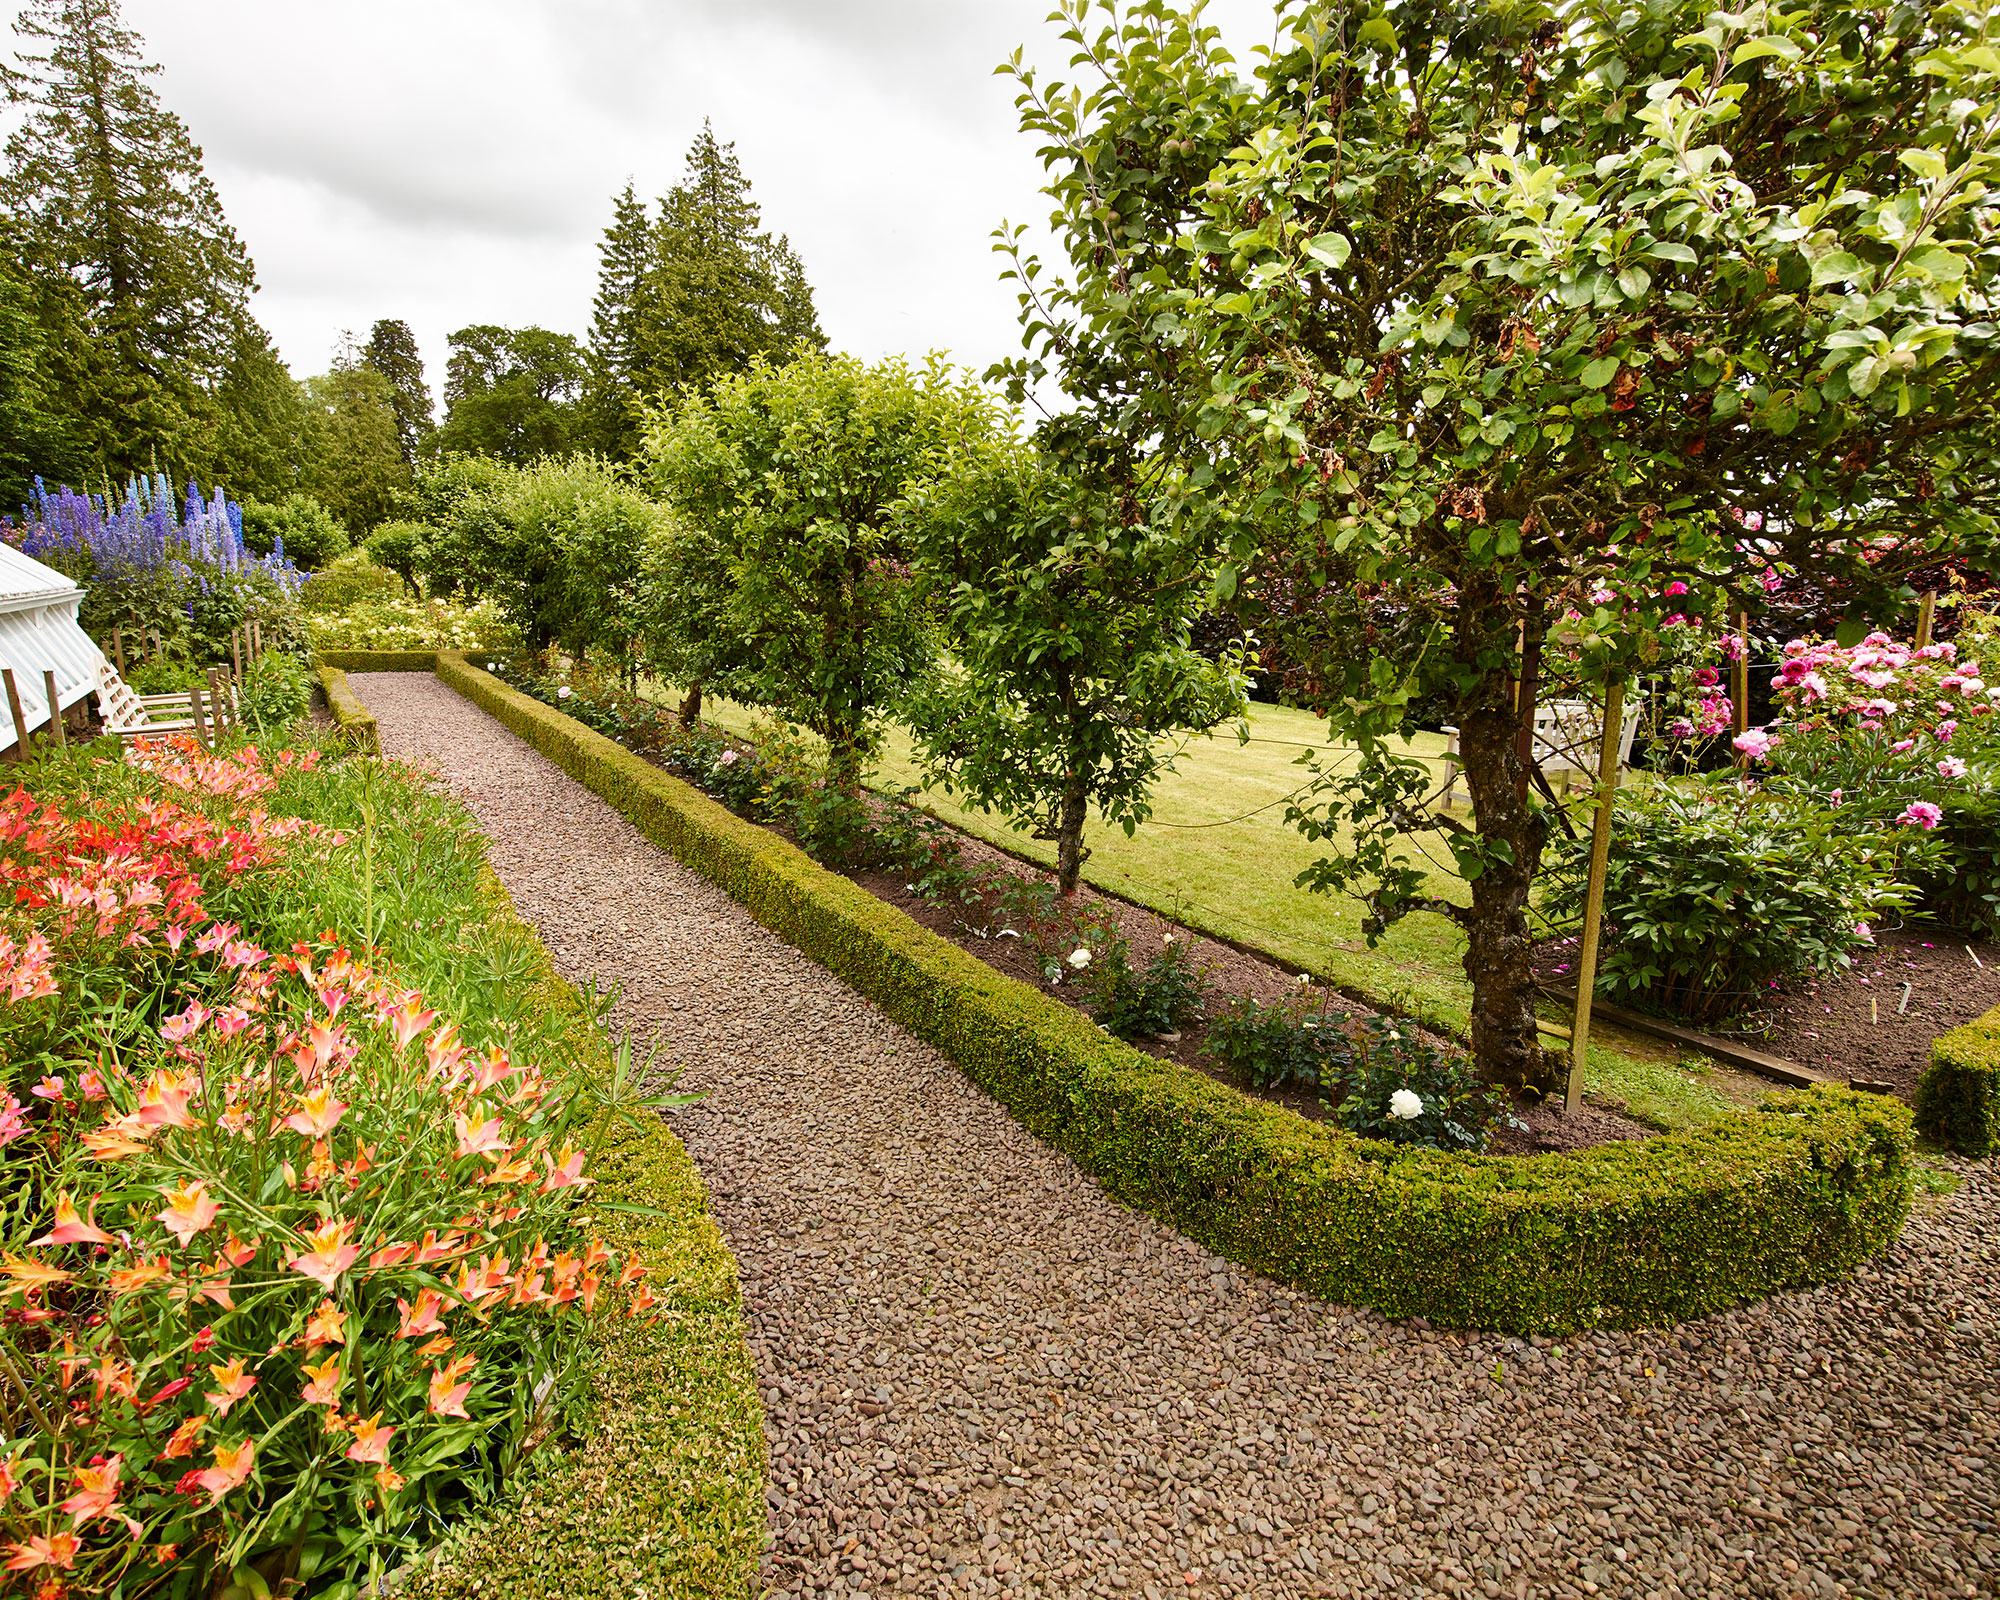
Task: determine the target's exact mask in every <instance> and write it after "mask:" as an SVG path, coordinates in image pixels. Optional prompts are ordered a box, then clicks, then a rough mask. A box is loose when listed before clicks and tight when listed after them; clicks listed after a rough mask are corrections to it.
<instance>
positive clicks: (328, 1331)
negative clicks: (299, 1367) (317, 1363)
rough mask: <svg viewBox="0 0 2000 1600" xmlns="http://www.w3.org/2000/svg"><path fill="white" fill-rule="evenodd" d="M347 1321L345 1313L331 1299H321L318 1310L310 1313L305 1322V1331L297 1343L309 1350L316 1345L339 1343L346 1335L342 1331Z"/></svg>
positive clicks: (343, 1340) (342, 1341)
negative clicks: (309, 1318)
mask: <svg viewBox="0 0 2000 1600" xmlns="http://www.w3.org/2000/svg"><path fill="white" fill-rule="evenodd" d="M346 1323H347V1313H346V1312H345V1311H342V1310H339V1309H338V1308H337V1307H336V1306H335V1305H334V1303H333V1302H332V1301H331V1300H322V1301H320V1303H319V1310H317V1311H315V1312H314V1313H313V1314H312V1320H311V1321H309V1322H308V1323H307V1324H306V1331H305V1333H304V1335H303V1336H301V1338H300V1339H299V1343H300V1344H301V1345H303V1346H304V1347H305V1348H306V1349H308V1350H310V1349H312V1348H313V1347H314V1346H316V1345H322V1344H341V1343H344V1342H345V1340H346V1338H347V1335H346V1334H345V1333H344V1332H343V1331H342V1330H343V1328H344V1327H345V1326H346Z"/></svg>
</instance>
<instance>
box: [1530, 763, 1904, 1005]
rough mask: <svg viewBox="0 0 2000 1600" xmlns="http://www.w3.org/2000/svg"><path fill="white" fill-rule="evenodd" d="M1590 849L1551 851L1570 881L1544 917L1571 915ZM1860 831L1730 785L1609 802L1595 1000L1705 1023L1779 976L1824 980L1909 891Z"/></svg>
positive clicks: (1664, 788) (1811, 809)
mask: <svg viewBox="0 0 2000 1600" xmlns="http://www.w3.org/2000/svg"><path fill="white" fill-rule="evenodd" d="M1589 849H1590V839H1589V836H1588V835H1587V834H1585V835H1582V836H1580V837H1578V838H1575V839H1560V838H1559V839H1556V840H1553V841H1551V844H1550V851H1551V854H1552V856H1553V857H1554V858H1555V859H1556V860H1557V862H1558V863H1559V864H1561V865H1562V866H1563V867H1564V868H1566V870H1565V871H1564V873H1563V874H1562V875H1561V876H1559V877H1558V878H1557V879H1556V880H1555V883H1554V886H1553V890H1552V893H1551V894H1550V896H1549V902H1548V909H1549V911H1550V912H1551V914H1553V915H1556V916H1567V915H1575V914H1577V913H1578V911H1579V910H1580V907H1581V899H1582V894H1583V882H1584V871H1583V869H1584V866H1585V863H1586V861H1587V858H1588V854H1589ZM1893 866H1894V858H1893V856H1892V855H1891V854H1890V853H1889V851H1888V850H1887V849H1885V848H1884V847H1883V845H1882V843H1881V841H1880V840H1879V839H1878V838H1877V837H1876V836H1875V835H1874V834H1873V833H1872V832H1869V831H1867V830H1857V829H1856V828H1854V827H1853V826H1852V824H1851V822H1850V820H1849V819H1848V818H1847V817H1846V816H1844V815H1843V814H1842V813H1840V812H1836V811H1828V810H1824V809H1822V808H1820V807H1818V806H1815V805H1813V804H1812V803H1811V802H1810V801H1809V800H1806V799H1803V798H1800V797H1796V796H1787V795H1783V794H1777V793H1771V792H1766V791H1760V790H1758V789H1756V788H1755V787H1754V786H1752V785H1747V784H1739V783H1736V782H1734V781H1725V782H1718V783H1708V784H1700V783H1692V782H1690V783H1675V784H1662V785H1658V786H1655V787H1651V788H1645V789H1628V790H1625V791H1623V792H1621V794H1620V795H1619V799H1618V806H1617V811H1616V820H1615V827H1614V832H1613V835H1612V841H1611V865H1610V871H1609V874H1608V876H1607V877H1606V879H1605V888H1604V922H1605V926H1606V927H1607V929H1610V930H1612V938H1611V942H1610V944H1609V946H1608V947H1607V948H1606V950H1605V952H1604V955H1603V956H1602V958H1601V962H1600V965H1599V970H1598V983H1599V986H1600V988H1601V989H1602V990H1604V991H1605V992H1607V993H1609V994H1611V995H1613V996H1616V997H1619V998H1624V999H1632V1000H1636V1001H1639V1002H1642V1003H1643V1004H1645V1005H1648V1006H1651V1007H1653V1008H1656V1009H1659V1010H1663V1011H1669V1012H1672V1013H1675V1014H1677V1015H1681V1016H1686V1017H1690V1018H1694V1019H1696V1020H1704V1021H1705V1020H1709V1019H1713V1018H1716V1017H1722V1016H1726V1015H1729V1014H1731V1013H1733V1012H1736V1011H1739V1010H1741V1009H1742V1008H1743V1007H1744V1006H1746V1005H1748V1004H1750V1003H1751V1002H1753V1001H1754V1000H1755V999H1756V998H1757V997H1758V996H1759V995H1761V994H1762V993H1764V992H1765V991H1766V990H1767V989H1768V988H1769V987H1770V986H1771V985H1772V984H1773V983H1775V982H1776V981H1778V980H1780V979H1783V978H1797V977H1807V976H1814V975H1819V976H1824V975H1826V974H1829V973H1833V972H1837V971H1840V970H1842V969H1844V968H1845V967H1847V966H1848V965H1849V964H1850V961H1851V952H1852V951H1853V950H1855V949H1856V948H1857V947H1859V946H1863V945H1866V944H1867V943H1868V942H1869V940H1870V937H1871V935H1870V932H1869V929H1868V922H1869V920H1870V919H1871V918H1872V917H1874V916H1875V915H1877V914H1878V913H1880V912H1882V911H1884V910H1888V909H1891V908H1893V907H1895V906H1898V905H1900V904H1902V903H1903V902H1904V901H1905V900H1906V899H1907V898H1908V892H1907V891H1906V890H1904V889H1903V888H1902V887H1900V886H1899V885H1897V884H1896V883H1895V882H1894V881H1893V879H1892V878H1891V876H1890V873H1891V869H1892V868H1893Z"/></svg>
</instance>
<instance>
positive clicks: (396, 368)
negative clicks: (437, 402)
mask: <svg viewBox="0 0 2000 1600" xmlns="http://www.w3.org/2000/svg"><path fill="white" fill-rule="evenodd" d="M361 360H362V362H363V363H364V364H365V365H367V366H369V367H372V368H373V369H374V370H375V371H377V372H379V373H380V374H381V375H382V376H383V378H384V379H386V380H387V381H388V384H389V389H390V391H391V395H392V400H391V404H392V405H393V407H394V409H395V413H396V437H397V439H398V441H400V443H401V444H402V447H403V463H404V465H405V466H415V465H416V462H417V452H418V451H420V450H421V449H423V447H424V444H425V442H426V441H427V440H428V439H429V438H430V436H431V427H432V424H431V392H430V389H429V388H428V387H426V385H425V383H424V358H423V356H422V355H421V354H419V353H418V350H417V336H416V335H415V334H414V333H412V332H411V331H410V325H409V324H408V323H407V322H399V321H394V320H391V319H389V318H386V317H385V318H384V319H383V320H381V321H380V322H378V323H376V324H375V326H374V328H373V329H372V330H371V331H370V332H369V335H368V343H367V344H366V345H364V346H363V347H362V350H361Z"/></svg>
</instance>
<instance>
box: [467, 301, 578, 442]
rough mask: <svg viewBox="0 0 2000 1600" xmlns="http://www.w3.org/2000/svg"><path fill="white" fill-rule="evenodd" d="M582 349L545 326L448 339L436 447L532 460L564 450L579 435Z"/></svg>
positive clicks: (491, 329) (486, 329) (478, 329)
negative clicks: (441, 422)
mask: <svg viewBox="0 0 2000 1600" xmlns="http://www.w3.org/2000/svg"><path fill="white" fill-rule="evenodd" d="M588 376H589V369H588V368H587V366H586V365H585V362H584V357H583V347H582V346H581V345H579V344H578V343H577V342H576V340H574V339H573V338H571V337H570V336H569V335H568V334H566V333H551V332H549V330H548V329H546V328H501V327H496V326H494V325H492V324H491V323H482V324H478V325H475V326H473V327H468V328H460V329H459V330H458V332H456V333H454V334H453V335H452V336H451V359H450V361H449V362H448V363H447V364H446V366H445V379H444V403H445V417H444V425H443V426H442V427H440V428H439V429H438V432H437V447H438V449H439V450H441V451H446V452H452V451H456V452H460V453H463V454H467V455H488V456H498V457H500V458H501V459H502V460H505V461H515V462H524V461H533V460H535V459H536V458H537V457H540V456H556V455H562V454H564V453H565V452H567V451H568V450H570V449H571V448H573V447H574V446H575V444H576V443H577V441H578V439H579V438H580V437H581V435H582V432H583V426H582V422H583V419H582V414H581V409H580V405H579V402H580V401H581V399H582V397H583V387H584V382H585V380H586V378H587V377H588Z"/></svg>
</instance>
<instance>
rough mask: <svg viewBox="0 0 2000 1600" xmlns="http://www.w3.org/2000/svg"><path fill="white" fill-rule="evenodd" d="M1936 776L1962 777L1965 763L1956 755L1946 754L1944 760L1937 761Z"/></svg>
mask: <svg viewBox="0 0 2000 1600" xmlns="http://www.w3.org/2000/svg"><path fill="white" fill-rule="evenodd" d="M1938 776H1939V777H1940V778H1954V779H1956V778H1962V777H1964V776H1965V763H1964V762H1963V761H1961V760H1959V759H1958V757H1957V756H1946V757H1945V758H1944V760H1942V761H1940V762H1939V763H1938Z"/></svg>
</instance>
